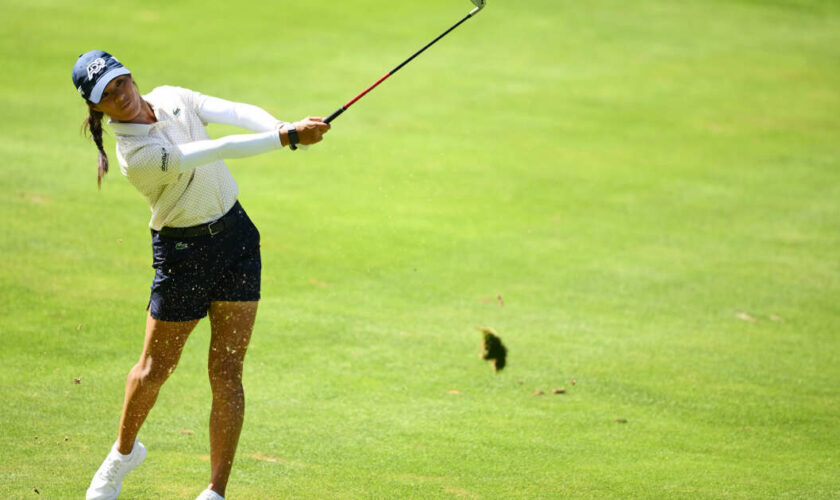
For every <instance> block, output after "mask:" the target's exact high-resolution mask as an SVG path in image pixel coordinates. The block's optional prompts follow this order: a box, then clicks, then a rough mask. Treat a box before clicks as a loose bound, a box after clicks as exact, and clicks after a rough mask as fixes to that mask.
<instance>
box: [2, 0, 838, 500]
mask: <svg viewBox="0 0 840 500" xmlns="http://www.w3.org/2000/svg"><path fill="white" fill-rule="evenodd" d="M471 7H472V5H471V4H470V3H469V2H467V1H466V0H463V1H461V0H458V1H456V0H428V1H425V2H422V3H411V2H401V3H400V2H381V1H379V2H375V1H373V0H352V1H344V2H327V1H323V0H312V1H307V2H284V1H281V2H254V1H242V2H235V3H230V2H197V1H185V2H163V1H150V2H144V3H142V4H139V3H135V2H122V1H117V2H109V3H100V2H89V1H78V2H58V1H51V0H34V1H29V2H9V1H6V0H2V1H0V11H2V20H0V23H2V30H0V60H1V61H2V63H3V68H4V70H3V71H2V72H0V90H2V91H0V109H2V112H3V120H2V124H0V127H2V133H0V154H2V158H3V159H4V165H3V167H2V169H0V172H2V174H0V186H1V187H2V189H0V207H2V210H3V217H2V218H1V219H0V224H2V225H1V226H0V230H2V238H0V250H1V251H2V254H3V256H4V264H3V266H2V273H0V303H2V304H3V308H2V313H0V338H2V339H3V341H4V342H3V346H2V349H0V403H2V404H0V429H2V432H0V497H2V498H14V499H17V498H80V497H81V496H82V495H83V492H84V490H85V488H86V487H87V485H88V482H89V480H90V478H91V477H92V474H93V473H94V472H95V470H96V468H97V467H98V465H99V463H100V462H101V460H102V458H103V457H104V455H105V453H106V452H107V450H108V447H109V446H110V445H111V443H112V442H113V440H114V439H115V436H116V428H117V425H118V419H119V412H120V409H121V404H122V398H123V392H122V391H123V384H124V381H125V375H126V374H127V372H128V370H129V368H130V367H131V366H132V365H133V363H134V362H135V361H136V359H137V356H138V355H139V353H140V349H141V347H142V338H143V326H144V320H145V310H144V308H145V306H146V302H147V300H148V287H149V285H150V282H151V278H152V269H151V267H150V264H151V256H150V249H149V233H148V230H147V221H148V217H149V212H148V207H147V205H146V203H145V200H144V199H143V197H142V196H141V195H140V194H139V193H138V192H136V191H135V190H134V188H133V187H132V186H131V185H130V184H129V183H128V182H127V181H126V180H125V179H124V178H122V176H121V175H120V173H119V170H118V168H117V163H116V156H115V154H114V149H113V137H112V136H110V135H108V136H106V149H107V151H108V152H109V154H110V156H111V159H112V172H111V173H110V174H109V175H108V176H107V177H106V180H105V182H104V183H103V186H102V190H101V191H97V189H96V149H95V147H94V145H93V143H92V141H90V140H89V139H85V138H84V137H83V136H82V135H81V134H80V124H81V121H82V119H83V118H85V116H86V113H87V112H86V108H85V106H84V104H83V102H82V101H81V100H80V99H79V97H78V95H77V94H76V92H75V90H74V89H73V86H72V85H71V79H70V74H71V68H72V65H73V63H74V62H75V59H76V57H77V56H78V55H79V54H80V53H82V52H85V51H87V50H90V49H93V48H101V49H105V50H108V51H109V52H111V53H112V54H114V55H116V56H117V57H118V58H119V59H120V60H121V61H122V62H123V63H125V64H126V66H127V67H129V68H130V69H131V70H132V72H133V74H134V76H135V79H136V81H137V82H138V84H139V85H140V88H141V90H142V91H144V92H147V91H149V90H151V89H152V88H154V87H156V86H158V85H178V86H183V87H187V88H191V89H194V90H197V91H200V92H203V93H206V94H209V95H215V96H219V97H224V98H227V99H232V100H237V101H242V102H248V103H252V104H256V105H259V106H261V107H263V108H265V109H266V110H268V111H270V112H271V113H273V114H274V115H275V116H277V117H278V118H280V119H284V120H297V119H300V118H302V117H304V116H307V115H322V116H326V115H328V114H329V113H331V112H332V111H333V110H335V109H336V108H337V107H339V106H340V105H341V104H342V103H344V102H346V101H347V100H348V99H350V98H351V97H352V96H354V95H356V93H358V92H359V91H361V90H362V89H364V88H365V87H367V86H368V85H369V84H370V83H371V82H373V81H375V80H376V78H378V77H379V76H381V75H382V74H383V73H385V72H386V71H387V70H389V69H391V68H392V67H394V66H395V65H396V64H398V63H399V62H400V61H402V60H403V59H404V58H405V57H407V56H408V55H410V54H411V53H413V52H414V51H415V50H417V49H418V48H420V47H421V46H422V45H423V44H424V43H426V42H427V41H428V40H431V39H432V38H433V37H434V36H435V35H436V34H438V33H440V32H442V31H443V30H444V29H446V28H447V27H448V26H450V25H451V24H452V23H454V22H456V21H457V20H458V19H460V18H461V17H462V16H464V15H465V14H466V13H467V12H468V11H469V9H470V8H471ZM838 89H840V4H838V3H837V2H836V1H817V0H775V1H770V0H767V1H759V0H752V1H750V0H728V1H717V0H691V1H682V2H668V1H663V0H640V1H636V2H620V1H616V0H593V1H587V2H562V1H557V0H522V1H518V2H508V1H503V0H497V1H494V0H491V1H490V3H489V4H488V6H487V8H486V9H485V10H484V11H482V12H481V13H480V15H478V16H476V17H475V18H474V19H472V20H470V21H469V22H468V23H466V24H464V25H463V26H462V27H461V28H459V29H458V30H456V31H455V32H453V33H452V34H450V35H449V36H448V37H447V38H445V39H444V40H443V41H441V42H440V43H439V44H437V45H435V46H434V47H433V48H432V49H430V50H429V51H428V52H427V53H425V54H423V56H421V57H420V58H419V59H417V60H415V61H414V62H412V63H411V64H410V65H409V66H407V67H406V68H404V69H403V70H402V71H400V72H399V73H398V74H397V75H395V76H394V77H392V78H391V79H389V80H388V81H387V82H386V83H385V84H383V85H382V86H380V87H379V88H377V90H376V91H375V92H373V93H372V94H370V95H369V96H367V97H366V98H365V99H364V100H362V101H360V102H359V103H358V104H356V105H355V106H354V107H353V108H352V109H351V110H349V111H348V112H346V113H345V114H344V115H343V116H342V117H341V118H339V119H338V120H336V121H335V122H334V127H333V130H332V131H331V132H330V133H329V134H328V135H327V137H326V139H325V141H324V142H323V143H321V144H318V145H316V146H314V147H312V148H311V149H310V150H309V151H306V152H296V153H292V152H289V151H278V152H276V153H272V154H267V155H262V156H259V157H253V158H248V159H240V160H233V161H229V162H228V165H229V167H230V168H231V170H232V172H233V173H234V176H235V177H236V178H237V180H238V182H239V186H240V200H241V201H242V204H243V205H244V206H245V207H246V209H247V210H248V212H249V214H250V215H251V217H252V219H253V220H254V221H255V223H256V224H257V226H258V227H259V228H260V231H261V233H262V250H263V266H264V267H263V300H262V303H261V306H260V313H259V315H258V318H257V326H256V330H255V334H254V338H253V341H252V349H251V352H250V353H249V355H248V360H247V363H246V367H245V388H246V397H247V400H248V408H247V416H246V422H245V427H244V430H243V434H242V438H241V442H240V447H239V452H238V455H237V461H236V463H235V466H234V470H233V475H232V477H231V482H230V485H229V488H228V498H230V499H233V500H235V499H266V498H269V499H273V498H313V499H315V498H318V499H320V498H558V497H560V498H562V497H569V498H616V497H618V498H664V497H667V498H698V497H703V498H771V497H790V498H832V497H838V496H840V486H838V480H837V478H838V477H840V452H838V450H840V447H838V443H840V430H838V429H840V390H838V387H840V368H838V366H840V339H838V329H840V306H838V304H840V259H838V256H840V170H839V169H840V90H838ZM106 129H107V127H106ZM210 132H211V134H212V135H213V136H221V135H224V134H228V133H233V132H238V130H237V129H234V128H232V127H223V126H218V125H211V126H210ZM499 297H501V300H500V299H499ZM481 326H490V327H492V328H494V329H495V330H496V331H497V332H498V333H499V335H500V336H501V337H502V339H503V340H504V342H505V343H506V344H507V346H508V348H509V351H510V353H509V360H508V367H507V368H506V369H505V370H504V371H502V372H501V373H499V374H494V373H493V372H492V369H491V368H490V367H489V365H487V364H486V363H485V362H483V361H481V360H480V359H479V353H480V345H479V344H480V338H481V336H480V333H479V332H478V331H477V328H478V327H481ZM208 341H209V327H208V324H207V323H206V322H203V323H202V324H201V325H200V326H199V328H198V329H197V330H196V331H195V332H194V333H193V338H191V339H190V342H189V343H188V344H187V347H186V349H185V352H184V355H183V359H182V362H181V363H180V365H179V368H178V371H177V372H176V373H175V374H174V376H173V377H172V378H171V379H170V381H169V382H167V385H166V386H165V387H164V389H163V390H162V392H161V396H160V398H159V400H158V405H157V407H156V408H155V409H154V410H153V412H152V413H151V415H150V417H149V420H148V421H147V423H146V425H145V427H144V428H143V429H142V430H141V433H140V439H141V440H142V441H143V442H144V443H145V444H146V446H147V448H148V449H149V454H148V457H147V460H146V462H145V463H144V464H143V466H142V467H140V468H138V469H137V470H136V471H134V472H132V474H131V475H130V476H129V477H128V478H127V479H126V481H125V482H124V484H123V495H122V497H121V498H128V499H130V498H137V499H147V498H166V499H170V498H173V499H174V498H179V499H180V498H183V499H191V498H194V497H195V495H197V494H198V492H200V491H201V490H202V489H203V488H204V486H205V485H206V483H207V480H208V477H209V462H208V455H209V450H208V441H207V428H206V427H207V420H208V416H209V405H210V391H209V385H208V383H207V379H206V372H205V366H206V356H207V354H206V350H207V345H208ZM74 379H80V383H78V384H75V383H74ZM572 380H574V381H575V383H574V385H573V384H572ZM558 388H564V389H566V393H565V394H562V395H555V394H552V392H551V391H552V389H558ZM540 391H542V392H543V393H544V394H542V395H540ZM36 489H37V490H38V491H37V492H36V491H35V490H36Z"/></svg>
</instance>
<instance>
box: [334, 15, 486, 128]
mask: <svg viewBox="0 0 840 500" xmlns="http://www.w3.org/2000/svg"><path fill="white" fill-rule="evenodd" d="M471 1H472V3H473V4H474V5H475V8H474V9H473V10H471V11H470V13H469V14H467V15H466V17H464V18H463V19H461V20H460V21H458V22H457V23H455V25H454V26H452V27H451V28H449V29H448V30H446V31H444V32H443V33H441V34H440V36H438V37H437V38H435V39H434V40H432V41H431V42H429V43H428V44H426V46H425V47H423V48H422V49H420V50H418V51H417V52H415V53H414V55H413V56H411V57H409V58H408V59H406V60H405V61H403V62H402V63H400V65H399V66H397V67H396V68H394V69H392V70H391V71H389V72H387V73H385V76H383V77H382V78H380V79H379V80H377V81H376V82H374V84H373V85H371V86H370V87H368V88H366V89H365V90H364V91H363V92H362V93H361V94H359V95H357V96H356V97H354V98H353V99H350V100H349V101H348V102H347V104H345V105H344V106H342V107H340V108H338V109H337V110H335V112H334V113H333V114H331V115H330V116H328V117H327V118H326V119H325V120H324V122H325V123H330V122H331V121H333V120H335V119H336V118H338V116H339V115H341V113H344V112H345V111H347V109H348V108H349V107H350V106H352V105H353V104H354V103H355V102H356V101H358V100H359V99H361V98H362V97H364V96H365V94H367V93H368V92H370V91H371V90H373V89H375V88H376V86H377V85H379V84H380V83H382V82H384V81H385V80H387V79H388V77H389V76H391V75H393V74H394V73H396V72H397V71H399V70H400V69H401V68H402V67H403V66H405V65H406V64H408V63H410V62H411V60H412V59H414V58H415V57H417V56H419V55H420V54H422V53H423V51H424V50H426V49H428V48H429V47H431V46H432V45H434V44H435V43H436V42H437V41H438V40H440V39H441V38H443V37H445V36H446V35H448V34H449V32H450V31H452V30H454V29H455V28H457V27H458V26H460V25H461V24H462V23H463V22H464V21H466V20H467V19H469V18H471V17H472V16H473V15H474V14H475V13H477V12H478V11H480V10H481V9H483V8H484V5H485V4H486V0H471Z"/></svg>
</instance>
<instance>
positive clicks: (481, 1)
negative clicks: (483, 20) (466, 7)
mask: <svg viewBox="0 0 840 500" xmlns="http://www.w3.org/2000/svg"><path fill="white" fill-rule="evenodd" d="M471 1H472V3H473V4H474V5H475V6H476V7H478V10H481V9H483V8H484V5H485V4H486V3H487V0H471Z"/></svg>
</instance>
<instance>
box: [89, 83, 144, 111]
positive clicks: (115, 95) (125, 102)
mask: <svg viewBox="0 0 840 500" xmlns="http://www.w3.org/2000/svg"><path fill="white" fill-rule="evenodd" d="M93 109H95V110H97V111H101V112H103V113H105V114H106V115H108V116H110V117H111V118H113V119H114V120H115V121H118V122H130V121H132V120H133V119H134V118H136V117H137V116H138V115H140V112H141V111H142V110H143V99H142V98H141V97H140V93H138V92H137V88H136V87H135V86H134V82H133V81H132V80H131V75H121V76H118V77H116V78H114V79H113V80H111V81H110V82H108V85H107V86H106V87H105V91H104V92H102V99H100V101H99V104H94V105H93Z"/></svg>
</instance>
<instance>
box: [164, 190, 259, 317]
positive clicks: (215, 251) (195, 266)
mask: <svg viewBox="0 0 840 500" xmlns="http://www.w3.org/2000/svg"><path fill="white" fill-rule="evenodd" d="M228 214H233V215H234V216H235V223H234V224H233V226H232V227H226V228H225V230H224V231H222V232H220V233H218V234H214V235H210V234H207V235H203V236H197V237H190V238H173V237H165V236H162V235H161V234H160V233H159V232H158V231H155V230H152V254H153V260H152V267H154V268H155V278H154V280H153V281H152V293H151V297H150V298H149V312H150V313H151V315H152V317H153V318H155V319H157V320H161V321H190V320H195V319H200V318H203V317H204V316H206V315H207V311H208V310H209V308H210V303H211V302H215V301H233V302H238V301H254V300H259V299H260V272H261V270H262V262H261V260H260V233H259V231H258V230H257V228H256V226H254V224H253V223H252V222H251V219H250V218H249V217H248V214H246V213H245V210H244V209H243V208H242V206H241V205H240V204H239V202H238V201H237V202H236V204H235V205H234V206H233V208H231V209H230V211H229V212H228Z"/></svg>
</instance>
